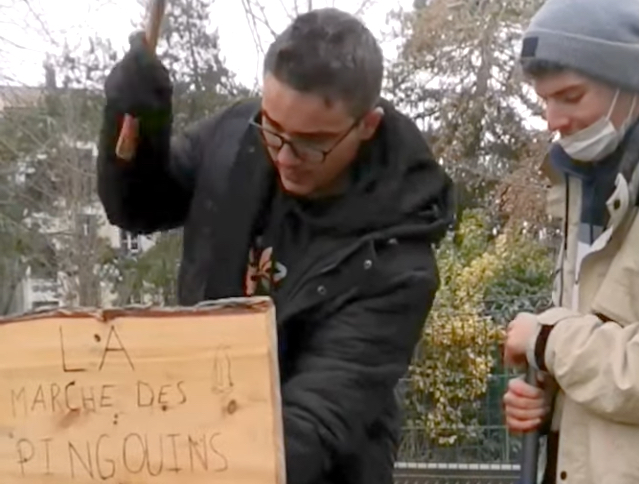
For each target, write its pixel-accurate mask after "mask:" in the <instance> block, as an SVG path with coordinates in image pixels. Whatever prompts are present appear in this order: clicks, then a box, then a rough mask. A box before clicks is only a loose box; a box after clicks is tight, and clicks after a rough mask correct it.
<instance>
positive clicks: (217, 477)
mask: <svg viewBox="0 0 639 484" xmlns="http://www.w3.org/2000/svg"><path fill="white" fill-rule="evenodd" d="M0 322H1V323H2V324H0V483H2V484H18V483H21V484H22V483H28V484H70V483H78V484H89V483H95V482H104V483H113V484H147V483H157V484H164V483H166V484H169V483H170V484H182V483H183V484H187V483H188V484H204V483H206V484H210V483H213V482H215V483H228V484H243V483H246V484H283V483H284V457H283V437H282V424H281V404H280V397H279V376H278V366H277V341H276V331H275V310H274V308H273V306H272V304H271V302H270V300H269V299H264V298H253V299H240V300H228V301H219V302H216V303H214V304H212V305H210V306H208V307H200V308H196V309H186V308H183V309H157V308H147V309H144V308H139V309H135V308H132V309H115V310H103V311H98V312H86V311H83V312H80V311H78V312H64V311H58V312H54V313H48V314H39V315H27V316H24V317H21V318H18V319H13V320H2V321H0Z"/></svg>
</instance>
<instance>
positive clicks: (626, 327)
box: [529, 128, 639, 484]
mask: <svg viewBox="0 0 639 484" xmlns="http://www.w3.org/2000/svg"><path fill="white" fill-rule="evenodd" d="M631 151H634V153H632V152H631ZM543 169H544V170H545V172H546V173H547V174H548V175H549V177H550V178H551V180H552V182H553V184H552V187H551V188H550V190H549V194H548V209H549V212H550V213H551V215H553V216H556V217H559V218H560V219H561V220H563V221H564V226H565V227H566V229H567V234H566V235H567V237H566V239H565V244H564V250H562V253H561V254H560V256H559V260H558V271H557V273H558V274H559V276H558V277H557V278H556V284H555V288H554V301H555V306H556V307H555V308H554V309H550V310H548V311H546V312H545V313H542V314H541V315H540V317H539V320H540V323H541V324H545V325H554V326H555V327H554V328H553V329H552V331H551V333H550V335H549V336H548V339H547V342H546V346H545V351H543V354H544V358H545V359H544V361H545V365H546V367H547V370H548V373H549V374H550V375H552V377H553V378H554V380H555V381H556V382H557V384H558V386H559V388H560V389H561V390H560V391H559V393H558V395H557V400H556V404H555V407H554V413H553V422H552V427H553V428H554V429H559V432H560V434H559V435H560V443H559V456H558V465H557V482H558V483H570V484H637V483H639V217H637V207H636V203H635V201H636V200H637V195H638V192H639V128H637V129H635V130H634V133H633V135H632V136H631V138H630V139H629V140H628V142H627V144H626V154H625V155H624V159H623V161H622V167H621V172H622V174H620V175H619V176H618V177H617V182H616V183H617V185H616V189H615V192H614V194H613V195H612V196H611V197H610V198H609V200H608V203H607V206H608V211H609V213H610V224H609V226H608V229H607V230H606V231H605V232H604V233H603V234H602V235H601V236H600V237H599V239H597V241H596V242H595V244H594V245H593V246H592V248H591V249H590V250H591V252H589V253H588V254H587V255H586V256H585V257H584V258H583V259H582V261H581V264H578V263H577V230H578V226H579V213H580V205H581V182H580V181H579V180H576V179H574V178H571V179H570V180H571V181H570V182H569V183H568V186H567V185H566V183H565V178H564V177H563V175H562V176H559V175H558V174H557V173H554V172H552V171H551V168H550V166H549V164H548V162H547V161H546V162H545V163H544V166H543ZM578 266H579V267H578ZM577 273H579V285H578V288H579V289H578V290H574V289H573V288H574V287H575V279H576V274H577ZM560 301H562V302H560ZM560 305H561V306H563V307H559V306H560ZM604 321H606V322H604ZM531 355H532V348H531V351H529V358H531ZM531 363H532V362H531Z"/></svg>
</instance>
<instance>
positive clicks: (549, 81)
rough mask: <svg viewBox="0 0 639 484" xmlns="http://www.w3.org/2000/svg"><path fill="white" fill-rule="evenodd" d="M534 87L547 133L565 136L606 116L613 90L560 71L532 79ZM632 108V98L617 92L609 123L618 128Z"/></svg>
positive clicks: (579, 76) (613, 93)
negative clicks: (542, 109) (541, 107)
mask: <svg viewBox="0 0 639 484" xmlns="http://www.w3.org/2000/svg"><path fill="white" fill-rule="evenodd" d="M533 87H534V89H535V91H536V92H537V94H538V95H539V97H540V98H541V99H542V100H543V101H544V104H545V119H546V122H547V123H548V130H549V131H552V132H556V133H558V134H559V135H560V136H568V135H570V134H573V133H575V132H577V131H581V130H582V129H585V128H587V127H588V126H590V125H591V124H593V123H594V122H596V121H598V120H599V119H600V118H602V117H604V116H606V115H608V113H609V111H610V108H611V107H612V103H613V100H614V97H615V92H616V91H615V89H613V88H611V87H609V86H606V85H604V84H601V83H598V82H596V81H593V80H590V79H588V78H586V77H583V76H581V75H579V74H577V73H574V72H569V71H566V72H561V73H557V74H549V75H547V76H544V77H541V78H538V79H534V80H533ZM631 105H632V95H630V94H628V93H624V92H620V93H619V97H618V98H617V102H616V103H615V105H614V107H613V110H612V114H611V117H610V119H611V121H612V123H613V124H614V125H615V127H616V128H619V127H620V126H621V125H622V124H623V122H624V121H625V120H626V118H627V116H628V114H629V110H630V107H631Z"/></svg>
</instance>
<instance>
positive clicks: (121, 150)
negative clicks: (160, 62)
mask: <svg viewBox="0 0 639 484" xmlns="http://www.w3.org/2000/svg"><path fill="white" fill-rule="evenodd" d="M165 10H166V0H149V8H148V20H147V25H146V31H145V37H146V43H147V47H148V49H149V50H150V51H151V52H153V53H155V49H156V47H157V44H158V38H159V37H160V26H161V25H162V19H163V17H164V12H165ZM138 129H139V124H138V120H137V119H135V118H134V117H133V116H131V115H129V114H126V115H125V116H124V121H123V123H122V130H121V131H120V137H119V139H118V143H117V145H116V147H115V154H116V155H117V157H118V158H121V159H123V160H126V161H131V159H133V156H134V155H135V150H136V149H137V142H138Z"/></svg>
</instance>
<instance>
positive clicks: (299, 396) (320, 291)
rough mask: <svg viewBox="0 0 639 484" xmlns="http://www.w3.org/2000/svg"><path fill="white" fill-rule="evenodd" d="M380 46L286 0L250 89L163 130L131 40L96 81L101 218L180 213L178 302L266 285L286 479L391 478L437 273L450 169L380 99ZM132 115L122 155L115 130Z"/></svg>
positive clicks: (156, 81) (326, 14)
mask: <svg viewBox="0 0 639 484" xmlns="http://www.w3.org/2000/svg"><path fill="white" fill-rule="evenodd" d="M382 77H383V59H382V53H381V50H380V48H379V46H378V45H377V43H376V41H375V39H374V37H373V36H372V34H371V33H370V31H369V30H367V29H366V27H365V26H364V25H362V24H361V23H360V22H359V21H358V20H357V19H356V18H354V17H352V16H351V15H349V14H346V13H343V12H340V11H338V10H335V9H323V10H316V11H312V12H310V13H307V14H304V15H301V16H299V17H298V18H296V19H295V20H294V22H293V23H292V24H291V25H290V26H289V27H288V28H287V29H286V30H285V31H284V32H283V33H282V34H281V35H280V36H279V37H278V38H277V39H276V40H275V41H274V42H273V44H272V45H271V46H270V49H269V50H268V53H267V55H266V58H265V64H264V78H263V95H262V97H261V99H259V100H247V101H243V102H240V103H237V104H235V105H233V106H231V107H229V108H227V109H225V110H223V111H222V112H220V113H218V114H216V115H215V116H213V117H211V118H209V119H204V120H202V121H200V122H197V123H195V124H194V125H193V126H191V127H190V128H188V129H187V130H186V132H184V133H174V135H175V136H174V138H173V139H171V95H172V88H171V82H170V80H169V76H168V74H167V71H166V70H165V69H164V67H163V66H162V65H161V64H160V63H159V61H158V60H157V59H156V58H154V57H152V56H151V55H149V54H148V53H147V52H146V50H145V49H144V46H143V45H142V44H141V43H140V42H139V41H132V45H131V49H130V51H129V52H128V54H127V55H126V56H125V57H124V58H123V59H122V60H121V61H120V62H119V63H118V64H117V65H116V66H115V67H114V69H113V71H112V72H111V73H110V75H109V78H108V80H107V82H106V86H105V91H106V97H107V102H106V107H105V112H104V122H103V130H102V134H101V138H100V149H99V159H98V190H99V194H100V198H101V200H102V203H103V204H104V207H105V210H106V213H107V215H108V218H109V220H110V221H111V222H112V223H113V224H115V225H118V226H120V227H122V228H124V229H126V230H130V231H134V232H139V233H149V232H155V231H160V230H167V229H171V228H174V227H183V229H184V249H183V256H182V263H181V267H180V273H179V297H180V304H183V305H191V304H196V303H198V302H201V301H205V300H212V299H218V298H223V297H234V296H250V295H255V294H261V295H269V296H271V297H272V298H273V300H274V301H275V304H276V309H277V324H278V339H279V344H280V353H279V361H280V368H281V393H282V405H283V409H282V410H283V419H284V433H285V449H286V467H287V480H288V482H289V484H324V483H331V484H337V483H344V484H390V483H391V482H392V471H393V463H394V458H395V451H396V448H397V444H398V436H399V435H398V434H399V428H400V427H399V425H400V416H399V412H398V408H397V405H396V401H395V394H394V388H395V386H396V384H397V382H398V380H399V379H400V378H401V377H402V376H403V374H404V373H405V372H406V370H407V367H408V364H409V361H410V358H411V356H412V352H413V350H414V347H415V345H416V343H417V342H418V340H419V338H420V334H421V331H422V328H423V325H424V321H425V319H426V317H427V315H428V312H429V310H430V308H431V305H432V302H433V298H434V296H435V293H436V290H437V288H438V283H439V278H438V272H437V265H436V261H435V258H434V251H433V246H434V244H436V243H437V242H438V241H440V240H441V238H442V237H443V236H444V235H445V233H446V231H447V229H448V228H449V227H450V225H451V222H452V218H453V207H452V203H451V200H452V195H451V193H452V187H451V181H450V179H449V177H448V176H447V175H446V174H445V173H444V171H443V170H442V168H441V167H440V165H439V164H438V163H437V162H436V161H435V160H434V159H433V156H432V154H431V152H430V150H429V148H428V146H427V145H426V143H425V141H424V138H423V136H422V134H421V133H420V131H419V129H418V128H417V127H416V126H415V125H414V124H413V123H412V122H411V121H410V120H409V119H408V118H407V117H405V116H403V115H402V114H400V113H399V112H397V111H396V110H395V109H394V108H393V107H392V106H391V105H390V104H389V103H387V102H384V101H382V100H381V99H380V91H381V85H382ZM124 113H129V114H131V115H133V116H135V117H136V118H138V119H139V122H140V138H139V144H138V148H137V151H136V155H135V157H134V159H133V160H131V161H130V162H125V161H123V160H119V159H117V158H116V155H115V144H116V140H117V137H118V133H119V130H120V126H121V120H122V118H123V115H124Z"/></svg>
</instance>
